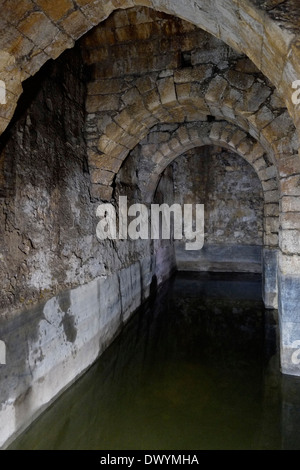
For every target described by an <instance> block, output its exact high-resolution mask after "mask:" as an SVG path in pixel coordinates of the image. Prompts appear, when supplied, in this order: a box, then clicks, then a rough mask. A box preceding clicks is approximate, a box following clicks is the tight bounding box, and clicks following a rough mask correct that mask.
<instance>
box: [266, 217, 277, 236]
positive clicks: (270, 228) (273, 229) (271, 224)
mask: <svg viewBox="0 0 300 470" xmlns="http://www.w3.org/2000/svg"><path fill="white" fill-rule="evenodd" d="M264 228H265V232H266V233H278V231H279V217H265V219H264Z"/></svg>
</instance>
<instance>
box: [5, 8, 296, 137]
mask: <svg viewBox="0 0 300 470" xmlns="http://www.w3.org/2000/svg"><path fill="white" fill-rule="evenodd" d="M137 5H143V6H147V7H150V8H153V9H155V10H159V11H164V12H166V13H169V14H171V15H175V16H178V17H180V18H183V19H185V20H186V21H189V22H191V23H192V24H195V25H196V26H197V27H199V28H201V29H204V30H206V31H208V32H209V33H210V34H212V35H214V36H216V37H218V38H220V39H221V40H222V41H224V42H225V43H227V44H229V45H230V46H231V47H233V48H234V49H236V50H239V51H241V52H243V53H245V54H246V55H248V57H249V58H250V59H251V60H252V61H253V62H254V63H255V64H256V65H257V67H258V68H259V69H260V70H261V71H262V72H263V73H264V75H265V76H267V77H268V78H269V79H270V80H271V82H272V83H273V84H274V85H275V86H276V88H278V90H279V92H280V94H281V96H282V97H283V99H284V100H285V102H286V106H287V108H288V110H289V112H290V115H291V116H292V118H293V120H294V122H295V123H296V124H299V119H300V115H299V110H298V109H297V108H295V106H294V104H293V103H292V93H293V90H291V84H292V83H293V81H295V80H297V79H299V76H300V65H299V64H300V60H299V57H300V52H299V48H298V42H297V40H298V38H297V34H296V33H295V32H294V30H295V27H294V26H293V21H292V20H291V19H289V23H288V25H289V29H287V28H284V27H282V24H280V22H278V21H275V20H274V16H273V17H272V16H271V14H269V13H268V11H267V8H266V9H265V10H264V9H263V7H258V6H256V5H254V4H253V2H251V1H250V0H247V1H244V2H239V3H238V4H237V3H236V2H232V1H231V0H224V1H223V2H222V3H220V2H219V0H213V1H209V2H208V1H205V2H204V3H203V2H202V3H201V4H199V3H197V2H191V3H189V4H187V3H186V2H185V1H184V0H177V1H176V2H172V3H170V2H169V1H168V0H124V1H122V2H121V1H120V0H110V1H104V0H102V1H98V2H93V1H92V0H90V1H88V0H85V1H83V0H77V2H76V4H73V3H72V2H70V1H68V0H66V1H65V2H63V3H61V4H59V6H53V5H50V4H49V3H48V2H44V1H43V0H37V1H36V2H35V4H33V3H31V2H26V1H25V0H24V1H21V2H19V4H18V7H17V8H15V7H14V6H13V5H10V4H9V3H8V2H7V3H6V5H5V10H6V15H5V21H4V24H3V28H4V29H5V31H6V35H5V36H4V37H3V39H2V40H1V41H0V50H1V66H2V70H1V73H0V80H2V81H4V82H5V84H6V88H7V104H6V105H3V107H2V108H1V116H0V117H1V118H2V119H1V131H3V130H4V129H5V127H6V126H7V124H8V122H9V121H10V119H11V117H12V114H13V112H14V109H15V106H16V102H17V100H18V97H19V96H20V93H21V82H22V81H23V80H24V79H26V78H27V77H28V76H30V75H33V74H34V73H36V72H37V71H38V70H39V69H40V67H41V66H42V65H43V64H44V63H45V62H46V61H47V60H48V59H50V58H54V59H55V58H57V57H58V56H59V55H60V54H61V53H62V52H63V51H64V50H65V49H67V48H70V47H72V46H73V45H74V41H75V40H77V39H78V38H80V37H81V36H82V35H83V34H84V33H86V32H87V31H88V30H90V29H91V28H92V27H93V26H95V25H97V24H99V23H100V22H101V21H103V20H104V19H106V18H107V17H108V16H109V15H110V14H111V13H112V12H113V11H114V10H115V9H118V8H121V9H127V8H130V7H134V6H137ZM275 17H276V15H275ZM274 38H276V40H274Z"/></svg>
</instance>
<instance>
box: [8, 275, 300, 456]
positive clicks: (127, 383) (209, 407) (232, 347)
mask: <svg viewBox="0 0 300 470" xmlns="http://www.w3.org/2000/svg"><path fill="white" fill-rule="evenodd" d="M283 380H285V383H284V386H282V381H283ZM288 380H290V381H289V383H288V384H287V382H286V381H288ZM295 387H296V388H297V387H298V388H299V380H297V379H295V380H294V379H290V378H285V379H283V378H282V377H281V375H280V373H279V364H278V356H277V353H276V324H275V320H274V316H273V312H265V311H264V308H263V304H262V301H261V281H260V279H259V277H257V276H255V275H232V276H230V277H229V276H228V275H222V274H195V273H194V274H188V273H185V274H183V273H182V274H177V276H176V277H174V278H173V279H172V280H171V281H169V282H168V283H167V284H165V285H164V286H163V287H162V288H161V289H160V290H159V292H158V294H157V296H156V298H154V299H152V300H151V301H149V303H148V304H147V305H145V306H144V307H143V308H141V309H140V310H139V312H138V313H137V314H136V315H135V316H134V318H133V319H132V320H131V321H130V322H129V323H128V325H127V326H126V328H125V329H124V331H123V333H122V334H121V335H120V336H119V338H118V339H117V340H116V341H115V342H114V343H113V345H112V346H111V347H110V348H109V349H108V350H107V351H106V353H105V354H104V355H103V356H102V357H101V359H100V360H99V361H98V363H97V364H96V365H94V366H93V367H92V368H91V369H90V371H89V372H88V373H87V374H85V376H84V377H82V379H81V380H79V381H78V382H77V383H76V384H75V385H74V386H73V387H72V388H71V389H70V390H68V391H67V392H66V393H64V394H63V395H62V397H61V398H60V399H59V400H57V401H56V402H55V403H54V404H53V405H52V407H51V408H50V409H49V410H48V411H47V412H45V413H44V414H43V415H42V416H41V417H40V418H39V419H38V420H37V421H36V422H35V423H34V424H33V425H32V427H31V428H30V429H29V430H28V431H27V432H26V433H25V434H23V435H22V436H21V437H20V438H18V439H17V440H16V441H15V442H14V444H13V445H12V446H11V447H10V448H11V449H99V450H101V449H103V450H131V449H144V450H160V449H163V450H165V449H168V450H176V449H177V450H183V449H184V450H201V449H280V448H293V447H297V446H298V447H299V444H300V442H295V441H297V440H299V438H298V437H297V436H299V432H298V431H299V427H298V425H297V422H294V421H293V417H292V415H293V414H295V413H293V411H295V410H296V409H298V415H299V406H298V405H297V403H296V402H295V401H293V400H296V398H295V397H294V398H293V396H294V395H295V396H299V393H298V394H297V393H294V395H293V393H291V390H293V391H294V392H295ZM285 391H286V392H285ZM286 393H287V394H288V398H286V397H285V394H286ZM286 420H289V422H286ZM294 431H296V432H294Z"/></svg>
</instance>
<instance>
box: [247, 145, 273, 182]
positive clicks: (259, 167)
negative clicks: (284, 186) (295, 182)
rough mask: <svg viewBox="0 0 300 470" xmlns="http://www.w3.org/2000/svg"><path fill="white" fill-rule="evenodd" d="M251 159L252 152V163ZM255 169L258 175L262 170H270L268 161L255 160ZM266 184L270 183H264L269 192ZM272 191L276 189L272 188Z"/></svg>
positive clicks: (262, 159)
mask: <svg viewBox="0 0 300 470" xmlns="http://www.w3.org/2000/svg"><path fill="white" fill-rule="evenodd" d="M251 158H252V152H251V154H250V159H249V160H250V161H251ZM253 168H254V169H255V170H256V172H257V173H259V172H260V171H261V170H265V169H266V168H268V166H267V163H266V160H265V159H264V158H263V157H262V158H259V159H258V160H255V162H253ZM269 181H273V180H269ZM266 183H268V181H267V182H266V181H262V184H263V188H264V190H265V191H268V189H266V188H267V187H268V186H267V184H266ZM277 188H278V184H277V182H276V189H277ZM270 189H275V188H270ZM270 189H269V190H270Z"/></svg>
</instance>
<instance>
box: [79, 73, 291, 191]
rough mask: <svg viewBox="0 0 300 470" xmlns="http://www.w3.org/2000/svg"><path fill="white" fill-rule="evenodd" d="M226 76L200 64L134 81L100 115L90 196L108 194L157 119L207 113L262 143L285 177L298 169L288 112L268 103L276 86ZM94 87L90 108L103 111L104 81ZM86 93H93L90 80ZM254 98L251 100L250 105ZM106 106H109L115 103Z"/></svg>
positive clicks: (173, 120)
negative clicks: (117, 101) (119, 105)
mask: <svg viewBox="0 0 300 470" xmlns="http://www.w3.org/2000/svg"><path fill="white" fill-rule="evenodd" d="M224 75H225V76H224V77H223V76H221V75H217V76H214V75H213V73H212V71H211V75H210V76H209V74H207V73H206V74H205V75H203V68H202V67H194V68H188V69H183V70H178V71H174V73H173V74H172V75H171V76H168V77H167V78H162V79H160V78H157V80H156V81H154V80H153V77H152V78H151V79H150V77H143V78H141V79H137V80H136V82H135V83H134V84H133V86H132V87H131V88H130V89H129V90H127V91H126V92H125V93H124V94H122V102H123V107H122V109H121V111H119V112H117V113H116V112H115V111H114V110H113V109H107V112H106V114H105V116H104V117H101V120H102V124H101V126H100V127H101V130H102V134H101V136H100V138H99V139H98V141H96V142H92V144H91V146H90V149H89V162H90V168H91V179H92V184H93V185H94V192H93V195H94V196H97V190H98V191H99V193H98V195H99V197H103V198H107V199H109V198H110V197H111V194H112V188H111V187H110V186H111V184H112V182H113V180H114V177H115V174H116V173H117V171H118V170H119V168H120V167H121V165H122V163H123V161H124V160H125V158H126V157H127V155H128V153H129V151H130V150H132V149H133V148H134V147H135V146H136V145H137V144H138V143H139V142H140V141H141V140H142V139H143V138H144V137H145V136H146V135H147V133H148V131H149V129H150V128H151V127H153V126H155V125H157V124H158V123H159V122H165V123H182V122H184V121H188V122H194V121H200V122H203V121H207V119H210V118H209V117H208V116H213V119H217V120H224V119H225V120H226V121H228V122H229V123H231V124H235V125H238V126H239V128H241V129H242V130H243V131H244V132H246V133H249V134H250V135H252V136H253V137H254V138H255V139H256V140H258V141H260V143H261V144H262V145H263V147H264V148H265V150H266V153H267V154H268V155H269V158H270V160H271V161H272V162H273V163H274V164H275V165H276V167H277V168H278V171H279V174H280V175H281V176H282V177H283V178H287V177H288V168H287V167H289V166H290V168H291V171H292V174H294V173H296V172H299V171H298V168H299V170H300V162H299V159H298V155H297V153H296V152H297V146H298V138H297V135H296V131H295V128H294V125H293V122H292V120H291V118H290V117H289V116H288V114H287V112H286V111H282V110H281V111H278V109H273V110H272V108H271V105H270V103H269V101H267V100H269V98H270V96H271V95H272V93H273V92H274V90H272V89H270V88H269V87H268V86H267V85H266V84H265V83H262V82H261V79H257V80H256V79H255V78H254V77H252V76H251V75H248V74H241V73H240V74H238V78H236V81H237V82H238V83H239V84H237V83H234V79H233V78H232V76H231V74H230V72H226V73H225V74H224ZM241 83H243V85H241ZM96 86H97V92H98V93H99V94H98V95H92V97H93V99H95V102H94V106H95V109H97V106H98V107H99V109H102V108H101V103H103V100H106V102H107V95H103V94H101V86H102V87H104V86H106V85H105V82H101V81H100V82H97V83H96ZM90 91H91V92H92V93H93V92H94V91H95V88H94V87H93V84H91V86H90ZM119 94H120V93H117V94H116V96H117V95H119ZM112 96H114V95H112ZM254 96H255V97H256V101H255V104H253V103H251V101H252V100H253V99H254ZM257 96H258V98H257ZM88 101H89V97H88ZM112 103H113V101H112ZM109 106H111V107H113V104H112V105H109V104H108V107H109ZM274 135H276V136H277V137H275V138H274ZM287 162H290V163H287ZM282 184H284V183H282ZM97 185H99V186H98V187H97Z"/></svg>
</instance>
